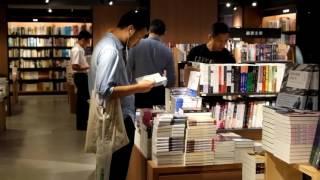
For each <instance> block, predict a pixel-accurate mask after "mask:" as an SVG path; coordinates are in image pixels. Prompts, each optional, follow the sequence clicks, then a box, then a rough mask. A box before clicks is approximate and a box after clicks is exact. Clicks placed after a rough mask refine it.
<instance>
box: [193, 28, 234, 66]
mask: <svg viewBox="0 0 320 180" xmlns="http://www.w3.org/2000/svg"><path fill="white" fill-rule="evenodd" d="M228 39H229V28H228V26H227V25H226V24H224V23H220V22H218V23H214V24H213V25H212V29H211V34H210V36H209V41H208V42H207V43H206V44H202V45H199V46H197V47H194V48H192V49H191V51H190V52H189V54H188V56H187V61H192V62H201V63H236V61H235V59H234V57H233V55H232V54H231V53H230V52H229V51H228V50H227V49H226V48H225V46H226V44H227V42H228Z"/></svg>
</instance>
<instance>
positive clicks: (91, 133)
mask: <svg viewBox="0 0 320 180" xmlns="http://www.w3.org/2000/svg"><path fill="white" fill-rule="evenodd" d="M95 94H96V93H95V90H93V91H92V93H91V98H90V106H89V116H88V127H87V132H86V140H85V145H84V151H85V152H86V153H96V150H97V119H98V117H97V116H98V112H97V108H98V106H97V103H96V98H95Z"/></svg>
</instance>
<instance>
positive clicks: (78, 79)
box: [73, 73, 90, 130]
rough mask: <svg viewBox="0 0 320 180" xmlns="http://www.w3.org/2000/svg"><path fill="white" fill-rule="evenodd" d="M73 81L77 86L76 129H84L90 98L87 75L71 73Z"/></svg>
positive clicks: (86, 122) (85, 127)
mask: <svg viewBox="0 0 320 180" xmlns="http://www.w3.org/2000/svg"><path fill="white" fill-rule="evenodd" d="M73 78H74V83H75V84H76V86H77V106H76V117H77V130H86V129H87V124H88V116H89V103H88V100H89V98H90V95H89V88H88V75H87V74H86V73H75V74H74V75H73Z"/></svg>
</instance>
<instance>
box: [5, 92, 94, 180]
mask: <svg viewBox="0 0 320 180" xmlns="http://www.w3.org/2000/svg"><path fill="white" fill-rule="evenodd" d="M20 104H21V107H20V108H16V110H17V109H21V110H22V111H21V112H19V113H17V115H13V116H11V117H9V118H8V120H7V127H8V130H7V131H6V132H2V133H0V179H1V180H89V179H92V178H93V175H94V169H95V156H94V155H92V154H85V153H84V152H83V144H84V139H85V132H79V131H76V130H75V117H74V115H72V114H70V113H69V106H68V102H67V97H66V96H35V97H33V96H27V97H21V98H20Z"/></svg>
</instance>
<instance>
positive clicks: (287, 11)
mask: <svg viewBox="0 0 320 180" xmlns="http://www.w3.org/2000/svg"><path fill="white" fill-rule="evenodd" d="M282 12H283V13H289V12H290V9H284V10H282Z"/></svg>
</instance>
